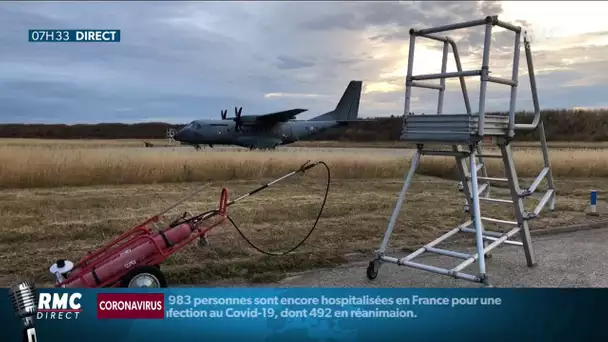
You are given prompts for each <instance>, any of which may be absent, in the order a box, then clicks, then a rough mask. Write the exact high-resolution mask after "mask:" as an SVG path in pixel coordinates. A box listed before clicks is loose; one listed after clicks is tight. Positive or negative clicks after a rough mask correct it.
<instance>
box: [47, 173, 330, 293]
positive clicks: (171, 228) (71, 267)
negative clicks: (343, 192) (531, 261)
mask: <svg viewBox="0 0 608 342" xmlns="http://www.w3.org/2000/svg"><path fill="white" fill-rule="evenodd" d="M316 165H324V166H325V168H326V170H327V187H326V189H325V196H324V199H323V203H322V204H321V208H320V210H319V213H318V215H317V218H316V221H315V223H314V225H313V226H312V228H311V229H310V231H309V232H308V235H306V237H305V238H304V239H303V240H302V241H300V243H298V244H297V245H296V246H295V247H293V248H292V249H290V250H289V251H287V252H285V253H280V254H273V253H269V252H264V251H262V250H261V249H259V248H258V247H256V246H255V245H253V244H252V243H251V242H250V241H249V240H248V239H247V238H246V237H245V236H244V235H243V234H242V232H241V231H240V230H239V228H238V227H237V226H236V224H235V223H234V221H232V220H231V219H230V218H229V217H228V214H227V208H228V207H229V206H231V205H233V204H235V203H237V202H239V201H241V200H242V199H245V198H247V197H249V196H251V195H254V194H256V193H258V192H260V191H262V190H264V189H267V188H268V187H270V186H272V185H274V184H276V183H278V182H280V181H282V180H284V179H287V178H289V177H291V176H293V175H296V174H298V173H304V172H305V171H306V170H308V169H311V168H313V167H315V166H316ZM330 182H331V177H330V171H329V167H328V166H327V164H325V163H324V162H322V161H318V162H315V163H312V164H309V162H306V163H304V164H303V165H302V166H301V167H300V168H299V169H297V170H294V171H292V172H290V173H288V174H286V175H284V176H282V177H280V178H277V179H275V180H273V181H272V182H269V183H267V184H264V185H262V186H260V187H258V188H257V189H255V190H253V191H250V192H249V193H247V194H245V195H242V196H240V197H238V198H236V199H234V200H232V201H230V202H228V190H227V189H226V188H224V189H222V192H221V195H220V203H219V207H218V209H214V210H210V211H207V212H204V213H202V214H199V215H196V216H188V213H187V212H186V213H184V215H183V216H182V217H181V218H179V219H177V220H175V221H174V222H172V223H170V224H168V225H166V226H165V227H164V228H162V229H160V230H153V228H155V227H151V226H153V225H156V224H157V223H159V222H160V220H161V218H162V217H163V215H164V214H166V213H167V212H169V211H170V210H172V209H174V208H176V207H177V206H178V205H180V204H182V203H183V202H185V201H186V200H188V199H190V198H192V197H194V196H195V195H197V194H198V193H200V192H201V191H202V190H203V189H205V188H207V185H204V186H203V187H201V188H199V189H198V190H196V191H194V192H193V193H191V194H190V195H188V196H186V197H184V198H182V199H181V200H179V201H178V202H177V203H175V204H173V205H172V206H170V207H169V208H167V209H165V210H163V211H162V212H160V213H158V214H156V215H154V216H152V217H151V218H149V219H147V220H146V221H144V222H143V223H141V224H139V225H137V226H136V227H134V228H132V229H131V230H129V231H127V232H126V233H124V234H122V235H121V236H119V237H118V238H116V239H115V240H113V241H111V242H109V243H108V244H106V245H104V246H103V247H101V248H99V249H97V250H95V251H93V252H89V253H88V254H87V255H86V256H85V257H84V258H82V259H81V260H80V261H79V262H78V263H76V264H73V263H72V262H71V261H69V260H63V259H60V260H57V262H56V263H55V264H53V265H52V266H51V268H50V269H49V271H50V272H51V273H52V274H53V275H54V276H55V278H56V284H55V286H56V287H68V288H78V287H167V280H166V279H165V276H164V274H163V272H162V271H161V270H160V264H161V263H162V262H163V261H165V260H166V259H167V258H168V257H169V256H171V255H172V254H174V253H176V252H178V251H179V250H180V249H182V248H183V247H185V246H186V245H188V244H189V243H191V242H192V241H194V240H195V239H197V238H198V239H199V243H200V244H201V245H206V244H207V239H206V235H207V233H208V232H209V231H211V230H212V229H214V228H215V227H218V226H219V225H221V224H223V223H224V222H225V221H226V220H227V219H230V221H231V223H232V224H233V225H234V227H235V228H236V229H237V230H238V231H239V233H241V235H242V236H243V238H245V240H246V241H247V242H248V243H249V244H250V245H251V246H252V247H253V248H255V249H256V250H258V251H260V252H262V253H265V254H269V255H284V254H286V253H290V252H292V251H294V250H295V249H297V248H298V247H299V246H300V245H302V244H303V243H304V242H305V241H306V240H307V239H308V237H309V236H310V234H311V233H312V232H313V230H314V229H315V227H316V226H317V223H318V222H319V218H320V217H321V213H322V212H323V208H324V207H325V201H326V200H327V194H328V192H329V185H330Z"/></svg>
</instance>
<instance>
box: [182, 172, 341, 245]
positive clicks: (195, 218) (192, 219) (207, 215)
mask: <svg viewBox="0 0 608 342" xmlns="http://www.w3.org/2000/svg"><path fill="white" fill-rule="evenodd" d="M316 164H322V165H323V166H325V170H326V171H327V185H326V187H325V195H324V196H323V203H322V204H321V208H319V213H318V214H317V218H316V219H315V223H314V224H313V225H312V228H310V230H309V231H308V234H306V236H305V237H304V239H302V240H301V241H300V242H298V243H297V244H296V245H295V246H294V247H292V248H291V249H289V250H288V251H285V252H280V253H274V252H268V251H265V250H263V249H261V248H259V247H258V246H256V245H255V244H254V243H253V242H251V240H249V238H247V236H245V234H244V233H243V231H241V229H240V228H239V226H238V225H237V224H236V222H234V220H233V219H232V217H230V215H228V214H226V218H227V219H228V220H229V221H230V223H232V226H233V227H234V228H235V229H236V231H237V232H238V233H239V234H240V235H241V237H242V238H243V240H245V242H247V244H249V246H251V247H252V248H253V249H255V250H256V251H258V252H260V253H262V254H266V255H270V256H282V255H286V254H289V253H291V252H293V251H295V250H296V249H298V248H300V246H302V245H303V244H304V242H306V240H308V238H310V236H311V235H312V233H313V232H314V231H315V229H316V228H317V224H318V223H319V220H320V219H321V215H322V214H323V209H324V208H325V203H326V202H327V196H328V195H329V187H330V184H331V171H330V169H329V166H328V165H327V164H326V163H325V162H323V161H319V162H317V163H316ZM312 166H314V165H310V167H312ZM307 169H308V168H304V165H303V167H302V168H301V169H300V170H302V172H305V171H304V170H307ZM264 188H267V187H264ZM260 190H262V189H261V188H260V189H258V190H256V191H254V192H252V195H253V193H257V192H258V191H260ZM219 212H220V211H219V210H218V209H214V210H209V211H206V212H204V213H202V214H199V215H196V216H193V217H190V218H188V219H178V220H176V221H174V222H173V223H172V224H171V225H170V226H171V227H174V226H176V225H178V224H184V223H190V222H197V221H199V220H201V219H207V218H211V217H212V216H215V215H217V214H219ZM210 214H213V215H210Z"/></svg>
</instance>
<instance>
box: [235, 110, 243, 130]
mask: <svg viewBox="0 0 608 342" xmlns="http://www.w3.org/2000/svg"><path fill="white" fill-rule="evenodd" d="M242 111H243V107H240V108H238V109H237V108H236V107H234V122H235V123H236V125H235V129H236V131H237V132H238V131H239V130H240V128H241V124H242V122H241V112H242Z"/></svg>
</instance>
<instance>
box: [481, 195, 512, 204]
mask: <svg viewBox="0 0 608 342" xmlns="http://www.w3.org/2000/svg"><path fill="white" fill-rule="evenodd" d="M479 199H480V200H482V201H486V202H494V203H507V204H513V200H508V199H502V198H492V197H479Z"/></svg>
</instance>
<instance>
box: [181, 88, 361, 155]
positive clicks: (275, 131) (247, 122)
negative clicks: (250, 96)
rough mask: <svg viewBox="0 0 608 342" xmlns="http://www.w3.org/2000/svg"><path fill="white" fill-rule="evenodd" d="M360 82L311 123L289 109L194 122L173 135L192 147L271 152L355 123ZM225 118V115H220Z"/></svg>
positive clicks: (347, 90) (236, 111)
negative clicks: (334, 105)
mask: <svg viewBox="0 0 608 342" xmlns="http://www.w3.org/2000/svg"><path fill="white" fill-rule="evenodd" d="M362 83H363V82H361V81H351V82H350V83H349V84H348V87H347V88H346V90H345V91H344V94H343V95H342V98H341V99H340V101H339V102H338V105H337V106H336V108H335V109H334V110H332V111H329V112H327V113H324V114H322V115H319V116H316V117H314V118H312V119H310V120H295V117H296V115H298V114H300V113H303V112H305V111H306V109H290V110H286V111H281V112H277V113H270V114H263V115H241V113H240V112H241V110H242V108H241V109H240V110H237V108H235V116H234V117H232V118H224V119H222V120H195V121H192V122H191V123H189V124H188V125H186V126H185V127H184V128H183V129H181V130H180V131H179V132H177V133H176V134H175V136H174V137H173V138H174V139H175V140H177V141H179V142H181V143H184V144H188V145H193V146H195V147H197V148H199V147H200V145H209V146H211V147H213V145H237V146H241V147H246V148H250V149H272V148H275V147H277V146H279V145H287V144H291V143H293V142H296V141H298V140H301V139H303V138H306V137H310V136H312V135H314V134H317V133H319V132H322V131H325V130H327V129H329V128H334V127H338V126H343V125H346V124H348V123H349V122H356V121H357V118H358V115H359V102H360V98H361V88H362ZM222 116H223V117H225V113H222Z"/></svg>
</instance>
